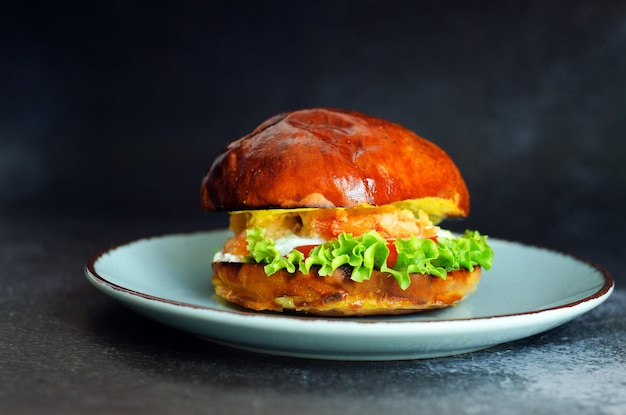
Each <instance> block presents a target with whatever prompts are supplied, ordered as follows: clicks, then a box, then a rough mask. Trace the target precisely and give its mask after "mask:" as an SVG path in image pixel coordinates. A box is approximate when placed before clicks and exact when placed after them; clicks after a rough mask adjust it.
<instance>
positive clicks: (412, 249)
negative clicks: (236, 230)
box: [246, 227, 494, 290]
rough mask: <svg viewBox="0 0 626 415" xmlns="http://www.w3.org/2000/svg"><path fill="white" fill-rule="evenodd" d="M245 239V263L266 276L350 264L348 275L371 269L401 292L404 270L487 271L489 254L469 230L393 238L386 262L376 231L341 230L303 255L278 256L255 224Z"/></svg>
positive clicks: (328, 270)
mask: <svg viewBox="0 0 626 415" xmlns="http://www.w3.org/2000/svg"><path fill="white" fill-rule="evenodd" d="M246 240H247V243H248V250H249V251H250V256H249V257H247V258H246V261H247V262H256V263H260V264H265V266H264V270H265V273H266V274H267V275H272V274H274V273H276V272H277V271H279V270H281V269H285V270H287V271H288V272H295V271H296V270H299V271H301V272H303V273H308V272H309V271H310V270H311V268H313V267H317V268H318V271H317V272H318V273H319V275H321V276H328V275H331V274H332V273H333V272H334V271H335V270H336V269H337V268H339V267H341V266H344V265H348V266H350V267H351V268H352V273H351V276H350V278H351V279H352V280H354V281H357V282H362V281H365V280H368V279H369V278H370V277H371V276H372V272H373V271H374V270H380V271H382V272H386V273H389V274H391V275H393V276H394V277H395V279H396V280H397V281H398V284H399V285H400V287H401V288H402V289H403V290H405V289H407V288H408V287H409V285H410V283H411V279H410V274H413V273H420V274H428V275H433V276H437V277H439V278H443V279H445V278H446V275H447V273H448V272H450V271H455V270H458V269H461V268H465V269H467V270H469V271H473V270H474V267H476V266H480V267H482V268H484V269H486V270H488V269H490V268H491V266H492V262H493V256H494V255H493V250H492V249H491V247H490V246H489V245H488V244H487V236H485V235H481V234H480V233H478V232H477V231H469V230H467V231H465V233H464V234H463V235H460V236H458V237H452V238H446V237H439V238H437V241H434V240H432V239H422V238H418V237H415V236H412V237H410V238H408V239H396V240H395V241H394V242H393V246H394V248H395V251H396V252H397V259H396V260H395V263H393V264H391V266H389V265H388V263H387V259H388V258H389V255H390V249H389V247H388V243H389V242H388V241H387V240H386V239H384V238H383V237H381V236H380V235H379V234H378V233H377V232H376V231H369V232H367V233H365V234H363V235H360V236H352V235H351V234H347V233H342V234H340V235H339V236H338V237H337V239H333V240H330V241H327V242H325V243H323V244H321V245H318V246H316V247H314V248H313V249H312V250H311V251H310V252H309V254H308V256H306V257H305V256H304V254H303V253H302V252H300V251H298V250H297V249H294V250H292V251H291V252H289V253H288V254H287V255H282V254H281V253H280V251H279V250H278V249H277V248H276V246H275V243H274V241H273V240H272V239H271V238H266V237H265V230H264V229H262V228H259V227H256V228H253V229H248V230H247V231H246Z"/></svg>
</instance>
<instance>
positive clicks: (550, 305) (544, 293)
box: [85, 231, 614, 360]
mask: <svg viewBox="0 0 626 415" xmlns="http://www.w3.org/2000/svg"><path fill="white" fill-rule="evenodd" d="M229 235H230V233H229V231H210V232H209V231H207V232H197V233H186V234H173V235H166V236H159V237H153V238H146V239H141V240H137V241H134V242H130V243H127V244H123V245H119V246H116V247H113V248H111V249H108V250H106V251H104V252H103V253H100V254H98V255H96V256H94V257H93V258H92V259H91V260H89V262H88V263H87V265H86V267H85V274H86V276H87V278H88V279H89V281H90V282H91V283H92V284H93V285H94V286H96V287H97V288H98V289H100V290H101V291H102V292H104V293H105V294H107V295H109V296H111V297H113V298H115V299H116V300H119V301H120V302H122V303H124V304H126V305H127V306H129V307H131V308H132V309H134V310H136V311H138V312H139V313H141V314H143V315H145V316H147V317H149V318H152V319H154V320H157V321H160V322H162V323H164V324H167V325H170V326H172V327H175V328H178V329H181V330H185V331H188V332H191V333H195V334H197V335H199V336H201V337H204V338H206V339H209V340H211V341H214V342H217V343H221V344H225V345H229V346H232V347H237V348H240V349H245V350H251V351H256V352H263V353H270V354H277V355H285V356H296V357H308V358H318V359H341V360H399V359H419V358H429V357H440V356H449V355H455V354H460V353H466V352H471V351H475V350H480V349H484V348H487V347H490V346H495V345H497V344H501V343H505V342H510V341H513V340H518V339H521V338H524V337H528V336H532V335H534V334H537V333H541V332H543V331H546V330H549V329H552V328H554V327H557V326H559V325H561V324H564V323H566V322H568V321H570V320H572V319H574V318H576V317H578V316H580V315H581V314H583V313H586V312H587V311H589V310H591V309H593V308H595V307H597V306H598V305H600V304H602V302H604V301H605V300H606V299H607V298H608V296H609V295H610V294H611V292H612V291H613V287H614V283H613V279H612V278H611V276H610V275H609V274H608V273H607V272H606V271H604V270H602V269H601V268H599V267H597V266H595V265H592V264H590V263H587V262H586V261H584V260H581V259H576V258H574V257H572V256H569V255H565V254H561V253H557V252H554V251H549V250H545V249H541V248H536V247H531V246H526V245H522V244H518V243H514V242H507V241H503V240H498V239H493V238H491V239H489V242H490V245H491V246H492V247H493V249H494V252H495V260H494V266H493V268H492V269H491V270H490V271H487V272H483V275H482V279H481V282H480V285H479V287H478V290H477V291H476V293H474V294H473V295H472V296H470V297H469V298H467V299H465V300H464V301H462V302H461V303H460V304H459V305H458V306H456V307H450V308H446V309H442V310H437V311H429V312H426V313H420V314H412V315H405V316H394V317H360V318H346V317H340V318H328V317H326V318H320V317H309V316H303V315H294V314H280V313H269V312H267V313H266V312H255V311H250V310H246V309H243V308H240V307H238V306H234V305H230V304H228V303H226V302H224V301H223V300H221V299H219V298H216V296H215V294H214V292H213V286H212V284H211V259H212V256H213V253H214V252H215V249H216V248H220V247H221V246H222V245H223V242H224V240H225V239H226V238H227V237H228V236H229Z"/></svg>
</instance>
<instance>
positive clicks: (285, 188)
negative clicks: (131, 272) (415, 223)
mask: <svg viewBox="0 0 626 415" xmlns="http://www.w3.org/2000/svg"><path fill="white" fill-rule="evenodd" d="M415 199H424V200H428V201H429V203H428V206H435V207H436V209H437V210H438V211H437V212H429V213H434V214H436V215H438V216H440V217H451V216H461V217H464V216H467V215H468V213H469V194H468V190H467V187H466V185H465V182H464V180H463V178H462V176H461V174H460V172H459V170H458V169H457V167H456V165H455V164H454V162H453V161H452V160H451V159H450V157H449V156H448V155H447V154H446V153H445V152H444V151H443V150H442V149H441V148H439V147H438V146H437V145H435V144H434V143H432V142H430V141H428V140H426V139H423V138H421V137H419V136H418V135H416V134H415V133H413V132H412V131H410V130H408V129H406V128H404V127H402V126H400V125H398V124H395V123H392V122H389V121H385V120H382V119H379V118H375V117H371V116H369V115H365V114H362V113H359V112H355V111H346V110H339V109H330V108H318V109H306V110H300V111H293V112H286V113H282V114H278V115H276V116H274V117H272V118H270V119H268V120H267V121H265V122H263V123H262V124H261V125H259V126H258V127H257V128H256V129H255V130H254V131H252V132H251V133H250V134H248V135H246V136H244V137H242V138H240V139H239V140H236V141H234V142H232V143H231V144H230V145H228V147H227V148H226V150H225V151H224V152H223V153H222V154H221V155H219V156H218V157H217V159H216V160H215V162H214V163H213V165H212V167H211V168H210V170H209V172H208V173H207V175H206V176H205V177H204V179H203V181H202V186H201V204H202V207H203V208H204V209H206V210H210V211H239V210H248V209H272V208H336V207H356V206H361V205H371V206H381V205H386V204H390V203H395V202H400V201H406V200H415Z"/></svg>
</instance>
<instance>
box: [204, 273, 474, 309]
mask: <svg viewBox="0 0 626 415" xmlns="http://www.w3.org/2000/svg"><path fill="white" fill-rule="evenodd" d="M349 272H350V269H349V268H341V267H340V268H338V269H337V270H335V272H334V273H333V274H332V275H329V276H323V277H322V276H320V275H319V274H317V272H316V271H315V270H314V269H312V270H311V272H310V273H309V274H303V273H301V272H298V271H297V272H295V273H289V272H287V271H285V270H280V271H278V272H277V273H275V274H272V275H270V276H268V275H266V274H265V271H264V270H263V264H243V263H233V262H215V263H213V277H212V279H213V285H214V286H215V292H216V294H217V295H219V296H220V297H223V298H225V299H226V300H228V301H230V302H232V303H235V304H239V305H241V306H243V307H245V308H249V309H252V310H257V311H261V310H270V311H278V312H282V311H295V312H299V313H307V314H313V315H321V316H367V315H387V314H408V313H416V312H421V311H426V310H432V309H437V308H443V307H448V306H451V305H454V304H456V303H458V302H459V301H461V300H462V299H463V298H465V297H467V296H468V295H470V294H472V293H473V292H474V291H475V290H476V288H477V286H478V282H479V280H480V272H481V270H480V267H475V268H474V270H473V271H471V272H470V271H468V270H465V269H461V270H458V271H452V272H449V273H448V275H447V277H446V278H445V279H443V278H439V277H436V276H431V275H424V274H411V285H410V286H409V287H408V288H407V289H406V290H402V289H401V288H400V286H399V285H398V283H397V281H396V280H395V278H394V277H392V276H391V275H389V274H386V273H383V272H380V271H374V272H373V274H372V277H371V278H370V279H369V280H366V281H363V282H355V281H352V280H351V279H350V274H349Z"/></svg>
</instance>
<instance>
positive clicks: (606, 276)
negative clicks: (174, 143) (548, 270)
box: [84, 228, 615, 325]
mask: <svg viewBox="0 0 626 415" xmlns="http://www.w3.org/2000/svg"><path fill="white" fill-rule="evenodd" d="M226 232H229V230H228V229H223V228H217V229H203V230H188V231H179V232H171V233H160V234H155V235H152V236H146V237H141V238H134V239H128V240H126V241H123V242H120V243H115V244H112V245H110V246H109V247H107V248H104V249H102V250H100V251H98V252H96V253H95V254H93V255H92V256H91V257H90V258H89V259H88V260H87V262H86V264H85V266H84V271H85V274H86V275H87V277H88V278H89V279H90V280H91V281H92V282H98V283H100V284H103V285H105V286H108V287H109V288H111V289H113V290H115V291H118V292H122V293H124V294H127V295H131V296H133V297H138V298H141V299H142V300H147V301H156V302H158V303H161V304H166V305H168V306H175V307H184V308H189V309H193V310H203V311H206V312H211V313H218V314H223V315H230V316H238V317H242V318H257V317H267V318H270V319H273V318H280V319H285V321H290V320H298V321H299V322H310V323H319V322H326V323H328V324H333V325H341V324H359V325H371V324H385V325H387V324H392V325H396V324H405V325H416V324H428V325H437V324H445V325H449V324H453V323H456V322H464V323H467V322H473V321H476V322H481V321H484V320H493V319H506V318H511V317H517V318H519V317H524V316H529V315H536V314H543V313H549V312H553V311H557V310H562V309H568V308H572V307H576V306H578V305H581V304H582V303H589V302H592V301H594V300H599V299H606V298H608V296H609V295H610V294H611V293H612V291H613V289H614V288H615V280H614V278H613V276H612V275H611V274H610V273H609V272H608V270H606V269H605V268H604V267H602V266H601V265H599V264H597V263H596V262H593V261H591V260H589V259H586V258H584V257H581V256H578V255H574V254H571V253H568V252H566V251H563V250H558V249H553V248H547V247H542V246H539V245H535V244H529V243H524V242H516V241H512V240H509V239H502V238H495V237H490V239H491V240H494V241H498V242H503V243H507V244H514V245H519V246H523V247H526V248H531V249H538V250H541V251H546V252H548V253H552V254H558V255H562V256H565V257H568V258H570V259H573V260H575V261H578V262H581V263H584V264H585V265H587V266H589V267H591V268H593V269H594V270H596V271H598V272H599V273H600V275H601V276H602V279H603V284H602V287H600V289H598V290H596V291H595V292H594V293H592V294H590V295H588V296H585V297H584V298H581V299H578V300H575V301H571V302H568V303H565V304H560V305H556V306H552V307H546V308H541V309H538V310H529V311H523V312H517V313H507V314H496V315H490V316H481V317H462V318H450V319H423V320H419V321H416V320H410V319H397V320H394V319H393V316H385V317H386V318H388V320H384V321H380V320H369V319H361V318H359V317H354V316H352V317H350V316H346V317H328V316H311V315H302V314H297V313H274V312H263V311H261V312H259V311H254V310H221V309H218V308H214V307H208V306H205V305H199V304H193V303H188V302H183V301H177V300H172V299H168V298H163V297H159V296H155V295H151V294H147V293H143V292H140V291H137V290H133V289H130V288H127V287H124V286H122V285H119V284H116V283H114V282H112V281H109V280H108V279H106V278H105V277H104V276H102V275H100V274H99V273H98V272H97V271H96V263H97V261H98V260H99V259H101V258H102V257H104V256H105V255H107V254H110V253H112V252H113V251H115V250H118V249H121V248H124V247H128V246H130V245H132V244H135V243H139V242H148V241H150V240H156V239H164V238H169V237H189V236H193V235H202V234H219V233H226Z"/></svg>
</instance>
